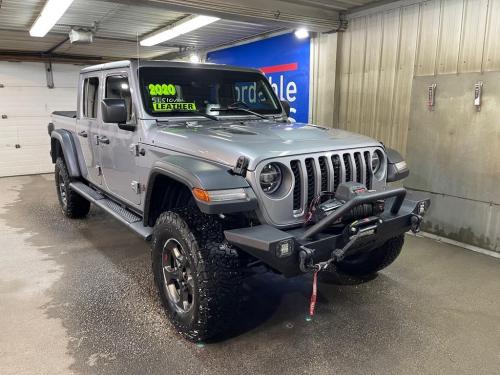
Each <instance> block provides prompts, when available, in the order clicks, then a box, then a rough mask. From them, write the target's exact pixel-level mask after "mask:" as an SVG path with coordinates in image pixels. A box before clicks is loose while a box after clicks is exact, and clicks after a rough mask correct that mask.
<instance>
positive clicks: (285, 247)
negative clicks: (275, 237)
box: [276, 240, 293, 258]
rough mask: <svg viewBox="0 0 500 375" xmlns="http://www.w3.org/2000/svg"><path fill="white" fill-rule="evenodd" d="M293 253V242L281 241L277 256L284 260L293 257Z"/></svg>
mask: <svg viewBox="0 0 500 375" xmlns="http://www.w3.org/2000/svg"><path fill="white" fill-rule="evenodd" d="M292 252H293V240H286V241H281V242H280V243H278V249H277V254H276V255H277V256H278V257H280V258H282V257H286V256H289V255H291V254H292Z"/></svg>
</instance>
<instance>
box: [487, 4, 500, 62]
mask: <svg viewBox="0 0 500 375" xmlns="http://www.w3.org/2000/svg"><path fill="white" fill-rule="evenodd" d="M487 23H488V24H487V28H486V39H485V46H484V57H483V69H484V70H485V71H487V72H492V71H499V70H500V37H499V35H500V1H493V0H492V1H490V3H489V7H488V17H487Z"/></svg>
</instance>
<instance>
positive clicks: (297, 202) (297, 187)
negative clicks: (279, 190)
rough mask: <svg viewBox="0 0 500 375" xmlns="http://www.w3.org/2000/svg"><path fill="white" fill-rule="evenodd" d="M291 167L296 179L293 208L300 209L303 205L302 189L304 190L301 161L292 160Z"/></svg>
mask: <svg viewBox="0 0 500 375" xmlns="http://www.w3.org/2000/svg"><path fill="white" fill-rule="evenodd" d="M290 168H291V169H292V173H293V178H294V180H295V185H294V187H293V210H294V211H298V210H300V207H301V206H302V204H301V197H300V191H301V190H302V178H301V173H300V162H299V161H298V160H292V161H291V162H290Z"/></svg>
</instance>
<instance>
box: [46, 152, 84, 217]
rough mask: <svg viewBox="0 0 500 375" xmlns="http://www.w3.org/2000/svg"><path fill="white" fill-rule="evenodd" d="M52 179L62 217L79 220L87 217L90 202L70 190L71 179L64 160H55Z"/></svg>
mask: <svg viewBox="0 0 500 375" xmlns="http://www.w3.org/2000/svg"><path fill="white" fill-rule="evenodd" d="M54 177H55V181H56V190H57V197H58V199H59V204H60V205H61V210H62V212H63V213H64V215H66V216H67V217H69V218H71V219H80V218H83V217H85V216H87V214H88V213H89V210H90V202H89V201H88V200H86V199H85V198H83V197H82V196H81V195H79V194H78V193H77V192H75V191H73V190H71V188H70V186H69V184H70V183H71V178H70V176H69V173H68V169H67V168H66V164H65V162H64V159H63V158H61V157H58V158H57V160H56V166H55V176H54Z"/></svg>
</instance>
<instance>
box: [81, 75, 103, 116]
mask: <svg viewBox="0 0 500 375" xmlns="http://www.w3.org/2000/svg"><path fill="white" fill-rule="evenodd" d="M98 93H99V78H97V77H91V78H85V81H84V82H83V103H82V104H83V111H82V112H83V117H87V118H97V105H98V103H97V101H98Z"/></svg>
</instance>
